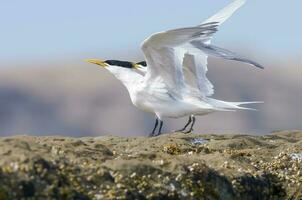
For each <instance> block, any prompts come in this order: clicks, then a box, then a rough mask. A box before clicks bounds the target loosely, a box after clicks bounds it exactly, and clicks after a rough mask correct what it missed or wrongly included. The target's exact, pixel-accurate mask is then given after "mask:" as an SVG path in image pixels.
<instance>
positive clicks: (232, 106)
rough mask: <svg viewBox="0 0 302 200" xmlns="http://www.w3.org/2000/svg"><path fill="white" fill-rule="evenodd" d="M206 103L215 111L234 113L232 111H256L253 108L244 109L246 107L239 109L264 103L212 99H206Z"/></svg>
mask: <svg viewBox="0 0 302 200" xmlns="http://www.w3.org/2000/svg"><path fill="white" fill-rule="evenodd" d="M206 102H207V103H209V104H211V105H212V106H213V107H215V108H217V110H222V111H234V110H253V111H257V110H256V109H253V108H246V107H241V106H242V105H247V104H259V103H264V102H261V101H251V102H228V101H221V100H217V99H213V98H207V99H206Z"/></svg>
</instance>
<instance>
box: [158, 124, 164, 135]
mask: <svg viewBox="0 0 302 200" xmlns="http://www.w3.org/2000/svg"><path fill="white" fill-rule="evenodd" d="M159 123H160V125H159V129H158V134H157V136H159V135H161V129H162V128H163V124H164V122H163V121H162V120H159Z"/></svg>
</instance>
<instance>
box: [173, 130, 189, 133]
mask: <svg viewBox="0 0 302 200" xmlns="http://www.w3.org/2000/svg"><path fill="white" fill-rule="evenodd" d="M185 130H186V129H180V130H173V133H183V132H184V131H185Z"/></svg>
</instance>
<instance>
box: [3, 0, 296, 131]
mask: <svg viewBox="0 0 302 200" xmlns="http://www.w3.org/2000/svg"><path fill="white" fill-rule="evenodd" d="M229 2H231V1H230V0H219V1H212V0H203V1H196V0H187V1H182V2H181V1H179V2H176V1H172V0H167V1H161V0H153V1H139V0H129V1H118V0H111V1H99V0H88V1H71V0H66V1H59V0H52V1H38V0H27V1H17V0H11V1H0V24H1V32H0V136H8V135H16V134H30V135H70V136H100V135H106V134H111V135H122V136H124V135H147V134H148V133H149V132H150V131H151V129H152V127H153V123H154V116H152V115H150V114H148V113H144V112H142V111H140V110H138V109H137V108H135V107H134V106H132V104H131V101H130V99H129V96H128V93H127V91H126V89H125V88H124V87H123V86H122V84H121V83H120V82H118V81H117V80H116V79H115V78H114V77H113V76H112V75H111V74H109V72H108V71H106V70H105V69H100V68H98V67H97V66H93V65H91V64H88V63H85V62H84V60H85V59H87V58H101V59H119V60H129V61H142V60H143V54H142V52H141V51H140V49H139V46H140V43H141V42H142V41H143V40H144V39H145V38H146V37H147V36H149V35H150V34H152V33H154V32H158V31H162V30H167V29H171V28H177V27H184V26H191V25H196V24H199V23H201V22H202V21H203V20H205V19H207V17H209V16H211V15H213V14H214V13H216V12H217V11H218V10H219V9H221V8H222V7H224V6H225V5H226V4H228V3H229ZM301 8H302V1H300V0H290V1H274V0H266V1H263V0H253V1H251V0H248V1H247V3H246V5H245V6H244V7H242V9H240V10H239V11H238V12H237V13H236V14H235V15H234V16H233V17H232V18H231V19H230V20H228V21H227V22H226V23H225V24H224V25H223V26H222V27H220V31H219V32H218V33H217V34H216V36H215V39H214V41H213V43H214V44H215V45H217V46H220V47H224V48H227V49H230V50H232V51H235V52H238V53H240V54H242V55H245V56H246V57H249V58H251V59H252V60H255V61H257V62H259V63H261V64H262V65H264V66H265V67H266V68H265V70H258V69H256V68H253V67H250V66H248V65H244V64H241V63H237V62H231V61H222V60H219V59H210V62H209V73H208V76H209V79H210V80H211V81H212V83H213V84H214V85H215V89H216V93H215V95H214V97H215V98H218V99H223V100H227V101H255V100H256V101H257V100H260V101H264V102H265V103H264V104H260V105H255V106H253V107H254V108H256V109H258V110H259V111H257V112H255V111H238V112H230V113H222V112H219V113H214V114H211V115H207V116H203V117H199V118H198V122H197V125H196V128H195V132H196V133H250V134H265V133H270V132H272V131H277V130H288V129H291V130H292V129H302V105H301V104H302V103H301V102H302V78H301V76H302V67H301V64H300V63H301V62H302V39H301V35H302V26H301V22H300V20H301V19H302V14H301V11H300V9H301ZM186 120H187V119H178V120H175V119H172V120H171V119H167V120H166V121H165V122H166V123H165V131H171V130H173V129H174V130H175V129H179V128H182V127H183V125H184V123H185V122H186Z"/></svg>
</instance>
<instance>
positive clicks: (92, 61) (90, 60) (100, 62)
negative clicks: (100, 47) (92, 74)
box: [86, 59, 108, 67]
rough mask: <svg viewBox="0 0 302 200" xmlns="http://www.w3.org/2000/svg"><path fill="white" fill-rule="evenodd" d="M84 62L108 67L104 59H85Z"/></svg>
mask: <svg viewBox="0 0 302 200" xmlns="http://www.w3.org/2000/svg"><path fill="white" fill-rule="evenodd" d="M86 62H88V63H92V64H96V65H99V66H101V67H108V64H107V63H106V62H105V61H103V60H99V59H87V60H86Z"/></svg>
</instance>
